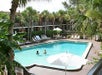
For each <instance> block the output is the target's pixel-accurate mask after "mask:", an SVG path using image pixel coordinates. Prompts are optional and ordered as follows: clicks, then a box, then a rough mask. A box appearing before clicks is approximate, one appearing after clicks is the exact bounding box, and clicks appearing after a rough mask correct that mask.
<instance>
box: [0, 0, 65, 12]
mask: <svg viewBox="0 0 102 75" xmlns="http://www.w3.org/2000/svg"><path fill="white" fill-rule="evenodd" d="M11 1H12V0H2V1H0V11H9V9H10V8H11ZM64 1H66V0H51V1H50V2H48V1H45V0H43V1H41V0H40V1H31V2H28V3H27V5H26V7H28V6H31V7H32V8H33V9H36V10H37V11H39V12H42V11H43V10H48V11H49V12H56V11H58V10H60V9H63V10H64V6H63V5H62V2H64ZM26 7H21V8H18V9H17V11H23V10H24V9H26Z"/></svg>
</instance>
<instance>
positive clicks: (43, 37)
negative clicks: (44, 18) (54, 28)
mask: <svg viewBox="0 0 102 75" xmlns="http://www.w3.org/2000/svg"><path fill="white" fill-rule="evenodd" d="M41 38H42V39H43V40H49V39H50V37H47V36H46V35H41Z"/></svg>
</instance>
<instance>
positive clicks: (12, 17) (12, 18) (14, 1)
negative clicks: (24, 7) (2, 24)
mask: <svg viewBox="0 0 102 75" xmlns="http://www.w3.org/2000/svg"><path fill="white" fill-rule="evenodd" d="M17 7H18V0H12V6H11V9H10V21H11V25H10V26H9V27H8V33H9V36H8V39H9V40H10V41H12V40H13V38H12V34H13V27H14V22H15V14H16V9H17Z"/></svg>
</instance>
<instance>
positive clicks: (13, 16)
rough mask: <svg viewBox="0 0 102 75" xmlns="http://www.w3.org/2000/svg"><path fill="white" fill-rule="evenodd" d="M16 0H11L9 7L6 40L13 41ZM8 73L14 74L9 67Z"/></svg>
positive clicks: (11, 58) (12, 55) (12, 53)
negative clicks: (8, 24)
mask: <svg viewBox="0 0 102 75" xmlns="http://www.w3.org/2000/svg"><path fill="white" fill-rule="evenodd" d="M18 1H19V0H12V6H11V9H10V22H11V24H10V26H8V33H9V34H8V40H9V41H13V37H12V34H13V27H14V23H15V14H16V9H17V7H18ZM10 51H11V52H10V55H11V57H10V62H13V60H14V52H13V50H10ZM9 66H10V67H12V66H11V65H9ZM8 75H14V74H13V72H12V70H10V69H9V72H8Z"/></svg>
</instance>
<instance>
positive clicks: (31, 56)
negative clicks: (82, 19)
mask: <svg viewBox="0 0 102 75" xmlns="http://www.w3.org/2000/svg"><path fill="white" fill-rule="evenodd" d="M87 46H88V43H85V42H84V43H83V42H72V41H57V42H53V43H44V44H39V45H35V46H31V47H27V48H22V51H18V50H15V60H16V61H18V62H19V63H21V64H22V65H23V66H29V65H32V64H38V65H44V66H51V64H49V63H48V62H47V60H46V59H47V58H48V57H49V56H51V55H54V54H59V53H65V52H69V53H72V54H75V55H78V56H82V55H83V53H84V52H85V50H86V48H87ZM37 50H38V51H39V55H36V51H37ZM44 50H46V51H47V54H44V53H43V52H44Z"/></svg>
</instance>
